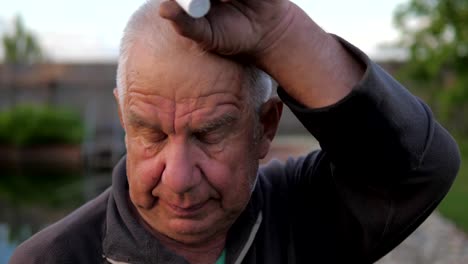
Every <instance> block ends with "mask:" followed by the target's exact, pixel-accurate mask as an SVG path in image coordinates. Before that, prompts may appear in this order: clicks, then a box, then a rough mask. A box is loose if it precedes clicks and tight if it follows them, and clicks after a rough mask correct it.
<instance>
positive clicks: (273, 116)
mask: <svg viewBox="0 0 468 264" xmlns="http://www.w3.org/2000/svg"><path fill="white" fill-rule="evenodd" d="M282 112H283V103H282V102H281V100H280V99H279V98H278V97H273V98H271V99H270V100H268V101H267V102H266V103H264V104H263V105H262V108H261V110H260V125H261V132H262V133H261V135H260V138H259V142H260V146H259V159H263V158H264V157H265V156H266V155H267V154H268V151H269V150H270V145H271V142H272V141H273V139H274V137H275V135H276V131H277V130H278V125H279V121H280V119H281V114H282Z"/></svg>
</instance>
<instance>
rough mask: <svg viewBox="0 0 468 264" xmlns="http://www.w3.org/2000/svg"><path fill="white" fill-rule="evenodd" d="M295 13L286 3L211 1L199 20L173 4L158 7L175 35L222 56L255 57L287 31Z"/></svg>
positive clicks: (279, 0) (285, 0) (273, 0)
mask: <svg viewBox="0 0 468 264" xmlns="http://www.w3.org/2000/svg"><path fill="white" fill-rule="evenodd" d="M295 12H296V6H295V5H294V4H292V3H291V2H290V1H289V0H242V1H241V0H212V2H211V10H210V12H209V13H208V14H207V15H206V16H205V17H202V18H198V19H194V18H192V17H190V16H189V15H187V14H186V13H185V12H184V11H183V10H182V8H181V7H180V6H179V5H178V4H177V3H176V2H175V1H166V2H163V3H162V4H161V7H160V15H161V16H162V17H163V18H166V19H168V20H170V21H171V22H172V24H173V26H174V28H175V30H176V31H177V32H179V33H180V34H181V35H183V36H185V37H187V38H190V39H193V40H195V41H196V42H198V43H199V44H200V45H201V46H202V47H203V48H205V49H206V50H209V51H212V52H216V53H219V54H222V55H237V54H241V55H249V56H254V57H255V56H257V55H258V54H259V53H262V52H264V51H266V50H268V49H269V47H270V46H272V45H274V43H275V41H276V40H278V39H280V38H281V36H282V35H283V34H284V33H285V31H287V30H288V26H289V25H290V24H291V23H292V20H293V18H294V15H295Z"/></svg>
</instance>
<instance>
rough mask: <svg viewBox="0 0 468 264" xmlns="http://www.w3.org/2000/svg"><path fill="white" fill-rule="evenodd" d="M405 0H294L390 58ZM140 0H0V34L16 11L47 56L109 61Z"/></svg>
mask: <svg viewBox="0 0 468 264" xmlns="http://www.w3.org/2000/svg"><path fill="white" fill-rule="evenodd" d="M407 1H408V0H378V1H376V0H352V1H351V0H327V1H315V0H293V2H295V3H296V4H297V5H299V6H300V7H301V8H302V9H304V10H305V11H306V12H307V13H308V14H309V16H310V17H311V18H312V19H314V21H315V22H317V23H318V24H319V25H320V26H321V27H323V28H324V29H325V30H326V31H328V32H330V33H334V34H337V35H339V36H341V37H343V38H344V39H346V40H348V41H349V42H351V43H353V44H354V45H356V46H357V47H359V48H360V49H362V50H363V51H364V52H366V53H367V54H368V55H369V56H371V57H372V58H374V59H386V58H389V57H390V58H391V56H392V55H391V54H389V53H387V52H383V51H382V50H381V49H380V48H379V47H380V46H381V44H383V43H388V42H391V41H394V40H395V39H396V38H397V36H398V33H397V31H396V30H395V29H394V27H393V23H392V16H393V12H394V10H395V8H396V7H397V6H398V5H399V4H401V3H405V2H407ZM142 3H144V0H126V1H123V0H112V1H111V0H79V1H76V0H75V1H71V0H40V1H39V0H14V1H8V0H0V34H2V33H3V32H6V31H8V30H9V29H10V28H11V22H12V20H13V18H14V17H15V15H17V14H20V15H21V16H22V18H23V21H24V22H25V25H26V27H27V28H28V29H30V30H31V31H32V32H34V34H35V35H36V36H37V37H38V39H39V41H40V44H41V46H42V47H43V48H44V49H45V51H46V55H47V57H48V58H49V59H50V60H51V61H55V62H101V61H104V62H109V61H110V62H111V61H115V60H116V58H117V56H118V46H119V41H120V37H121V35H122V31H123V28H124V27H125V24H126V21H127V20H128V18H129V17H130V15H131V14H132V12H133V11H134V10H136V9H137V8H138V6H140V5H141V4H142ZM0 56H1V55H0Z"/></svg>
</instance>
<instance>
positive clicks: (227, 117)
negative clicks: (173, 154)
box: [196, 113, 239, 133]
mask: <svg viewBox="0 0 468 264" xmlns="http://www.w3.org/2000/svg"><path fill="white" fill-rule="evenodd" d="M238 119H239V117H237V116H235V115H233V114H231V113H226V114H224V115H222V116H221V117H219V118H216V119H214V120H211V121H208V122H207V123H205V124H203V125H202V126H201V127H200V128H197V129H196V133H208V132H211V131H214V130H217V129H218V128H221V127H228V126H230V125H232V124H233V123H234V122H236V121H237V120H238Z"/></svg>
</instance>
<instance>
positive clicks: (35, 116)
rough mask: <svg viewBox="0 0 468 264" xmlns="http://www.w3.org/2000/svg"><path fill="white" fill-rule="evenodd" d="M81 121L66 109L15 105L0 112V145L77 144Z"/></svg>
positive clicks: (81, 127) (76, 114) (79, 140)
mask: <svg viewBox="0 0 468 264" xmlns="http://www.w3.org/2000/svg"><path fill="white" fill-rule="evenodd" d="M83 138H84V124H83V121H82V119H81V118H80V116H79V114H78V113H76V112H75V111H72V110H70V109H67V108H62V107H52V106H41V105H18V106H15V107H12V108H10V109H6V110H4V111H1V112H0V145H6V146H14V147H27V146H38V145H51V144H70V145H71V144H80V143H81V142H82V140H83Z"/></svg>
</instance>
